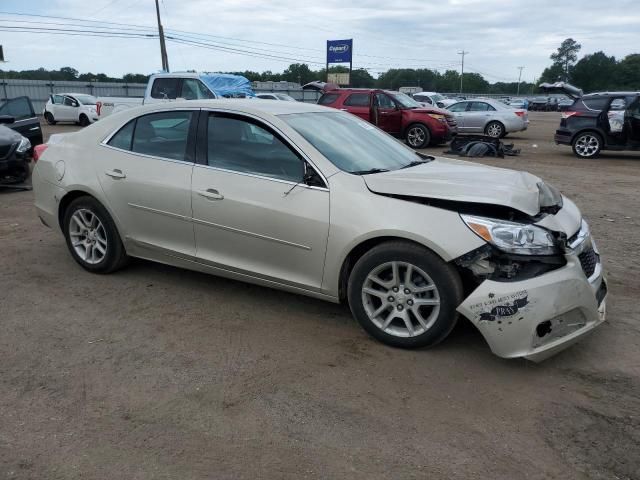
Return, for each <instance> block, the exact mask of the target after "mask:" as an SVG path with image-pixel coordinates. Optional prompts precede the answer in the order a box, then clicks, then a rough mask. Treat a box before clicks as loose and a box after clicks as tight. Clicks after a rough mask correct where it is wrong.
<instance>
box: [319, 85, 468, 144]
mask: <svg viewBox="0 0 640 480" xmlns="http://www.w3.org/2000/svg"><path fill="white" fill-rule="evenodd" d="M318 104H319V105H324V106H326V107H333V108H337V109H340V110H344V111H347V112H349V113H352V114H354V115H357V116H358V117H360V118H362V119H363V120H366V121H368V122H371V123H373V124H374V125H376V126H377V127H378V128H380V129H381V130H384V131H385V132H387V133H390V134H391V135H393V136H396V137H400V138H404V139H405V140H406V142H407V143H408V144H409V146H410V147H412V148H425V147H427V146H429V145H430V144H434V145H437V144H439V143H444V142H446V141H448V140H451V138H452V137H453V136H454V135H455V134H456V133H457V132H458V127H457V124H456V120H455V118H454V117H453V115H452V114H451V113H450V112H448V111H446V110H442V109H440V108H437V107H423V106H422V105H420V104H419V103H418V102H416V101H415V100H414V99H413V98H411V97H410V96H408V95H405V94H404V93H400V92H393V91H388V90H376V89H367V88H339V89H334V90H330V91H327V92H325V93H324V94H323V95H322V96H321V97H320V99H319V100H318Z"/></svg>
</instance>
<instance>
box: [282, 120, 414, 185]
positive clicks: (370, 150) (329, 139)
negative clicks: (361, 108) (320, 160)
mask: <svg viewBox="0 0 640 480" xmlns="http://www.w3.org/2000/svg"><path fill="white" fill-rule="evenodd" d="M280 118H281V119H282V120H284V121H285V122H286V123H288V124H289V125H290V126H291V127H292V128H293V129H294V130H295V131H296V132H298V133H299V134H300V135H302V136H303V137H304V138H305V139H306V140H307V141H308V142H309V143H310V144H311V145H313V146H314V147H315V148H316V149H318V151H319V152H320V153H322V155H324V156H325V157H326V158H327V159H328V160H329V161H330V162H331V163H333V164H334V165H335V166H336V167H338V168H339V169H340V170H344V171H345V172H350V173H375V171H387V170H398V169H400V168H402V167H406V166H407V165H409V164H411V163H412V162H415V161H417V160H420V158H421V157H420V156H419V155H417V154H416V152H414V151H413V150H411V149H410V148H409V147H406V146H404V145H403V144H401V143H400V142H398V141H397V140H395V139H394V138H393V137H391V136H390V135H387V134H386V133H384V132H383V131H382V130H379V129H378V128H376V127H374V126H373V125H371V124H370V123H369V122H365V121H364V120H361V119H360V118H358V117H356V116H355V115H350V114H346V113H339V112H336V113H331V112H328V113H324V112H322V113H321V112H313V113H295V114H288V115H280Z"/></svg>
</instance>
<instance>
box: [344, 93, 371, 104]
mask: <svg viewBox="0 0 640 480" xmlns="http://www.w3.org/2000/svg"><path fill="white" fill-rule="evenodd" d="M344 104H345V105H349V106H351V107H368V106H369V94H368V93H352V94H351V95H349V96H348V97H347V99H346V100H345V101H344Z"/></svg>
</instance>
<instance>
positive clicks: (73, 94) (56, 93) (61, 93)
mask: <svg viewBox="0 0 640 480" xmlns="http://www.w3.org/2000/svg"><path fill="white" fill-rule="evenodd" d="M51 95H70V96H72V97H73V96H75V95H88V96H90V97H93V96H94V95H91V94H90V93H78V92H76V93H73V92H54V93H52V94H51Z"/></svg>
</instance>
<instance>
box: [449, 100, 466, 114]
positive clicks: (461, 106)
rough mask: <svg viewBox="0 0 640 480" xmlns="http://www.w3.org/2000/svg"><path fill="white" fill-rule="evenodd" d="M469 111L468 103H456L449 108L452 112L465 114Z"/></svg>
mask: <svg viewBox="0 0 640 480" xmlns="http://www.w3.org/2000/svg"><path fill="white" fill-rule="evenodd" d="M466 109H467V102H460V103H454V104H453V105H451V106H450V107H449V111H450V112H464V111H465V110H466Z"/></svg>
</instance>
